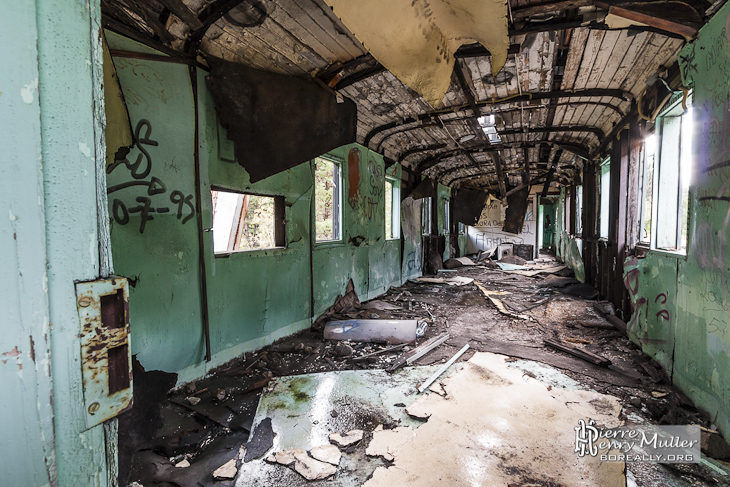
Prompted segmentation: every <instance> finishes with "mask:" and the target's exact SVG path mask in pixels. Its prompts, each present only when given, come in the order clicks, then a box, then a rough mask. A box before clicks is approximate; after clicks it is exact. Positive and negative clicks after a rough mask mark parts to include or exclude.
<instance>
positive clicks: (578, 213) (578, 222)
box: [575, 184, 583, 238]
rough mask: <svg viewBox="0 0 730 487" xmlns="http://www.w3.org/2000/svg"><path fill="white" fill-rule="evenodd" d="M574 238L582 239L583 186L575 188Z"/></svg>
mask: <svg viewBox="0 0 730 487" xmlns="http://www.w3.org/2000/svg"><path fill="white" fill-rule="evenodd" d="M575 236H576V237H579V238H582V237H583V185H582V184H579V185H577V186H576V187H575Z"/></svg>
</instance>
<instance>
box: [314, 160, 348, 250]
mask: <svg viewBox="0 0 730 487" xmlns="http://www.w3.org/2000/svg"><path fill="white" fill-rule="evenodd" d="M341 202H342V177H341V175H340V165H339V164H337V163H336V162H333V161H330V160H327V159H323V158H321V157H318V158H316V159H315V161H314V223H315V225H314V226H315V240H316V241H317V242H331V241H337V240H341V239H342V228H341V225H340V221H341V216H342V210H341V207H342V205H341Z"/></svg>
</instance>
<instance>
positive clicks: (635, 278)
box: [624, 256, 672, 345]
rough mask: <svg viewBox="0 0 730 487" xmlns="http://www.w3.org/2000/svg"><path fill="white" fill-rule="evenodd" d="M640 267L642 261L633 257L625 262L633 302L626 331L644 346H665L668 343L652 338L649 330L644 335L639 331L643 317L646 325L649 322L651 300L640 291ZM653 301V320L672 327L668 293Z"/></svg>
mask: <svg viewBox="0 0 730 487" xmlns="http://www.w3.org/2000/svg"><path fill="white" fill-rule="evenodd" d="M640 266H641V261H640V260H639V259H637V258H636V257H633V256H632V257H628V258H627V259H626V261H625V262H624V286H626V289H627V290H628V291H629V300H630V301H631V320H630V321H629V322H628V323H627V324H626V330H627V332H628V334H629V335H630V336H635V337H636V338H637V339H638V340H639V341H640V342H641V343H642V344H645V345H649V344H652V345H663V344H666V343H667V341H666V340H664V339H657V338H651V337H650V336H649V332H648V331H647V330H644V333H643V334H641V332H640V330H639V322H640V320H641V319H642V317H643V321H644V323H646V322H647V321H648V320H649V313H650V310H649V298H647V296H646V292H645V291H642V290H641V289H640V288H641V285H640V281H641V267H640ZM642 293H644V294H642ZM653 300H654V304H655V306H654V316H653V317H652V320H655V322H656V323H659V324H661V325H667V326H669V325H671V323H672V312H671V308H670V305H669V303H668V301H669V298H668V297H667V293H666V292H662V293H657V294H656V296H653Z"/></svg>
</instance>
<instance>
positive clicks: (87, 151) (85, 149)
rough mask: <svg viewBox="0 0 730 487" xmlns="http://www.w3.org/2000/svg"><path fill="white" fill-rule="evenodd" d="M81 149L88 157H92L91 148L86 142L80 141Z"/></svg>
mask: <svg viewBox="0 0 730 487" xmlns="http://www.w3.org/2000/svg"><path fill="white" fill-rule="evenodd" d="M79 151H80V152H81V153H82V154H83V155H85V156H86V157H91V148H90V147H89V146H88V145H86V142H79Z"/></svg>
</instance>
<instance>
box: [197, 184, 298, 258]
mask: <svg viewBox="0 0 730 487" xmlns="http://www.w3.org/2000/svg"><path fill="white" fill-rule="evenodd" d="M211 199H212V201H213V250H214V252H215V253H227V252H237V251H240V250H256V249H267V248H273V247H277V246H284V245H285V240H284V239H283V197H274V196H260V195H255V194H246V193H234V192H230V191H219V190H213V191H211ZM280 213H281V215H282V217H281V218H277V216H279V214H280ZM279 220H281V221H279ZM277 222H278V223H279V224H277Z"/></svg>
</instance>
